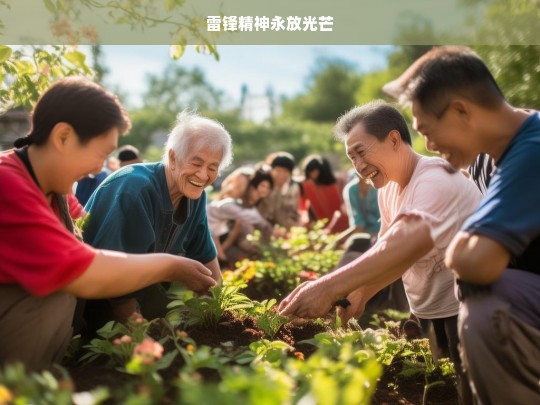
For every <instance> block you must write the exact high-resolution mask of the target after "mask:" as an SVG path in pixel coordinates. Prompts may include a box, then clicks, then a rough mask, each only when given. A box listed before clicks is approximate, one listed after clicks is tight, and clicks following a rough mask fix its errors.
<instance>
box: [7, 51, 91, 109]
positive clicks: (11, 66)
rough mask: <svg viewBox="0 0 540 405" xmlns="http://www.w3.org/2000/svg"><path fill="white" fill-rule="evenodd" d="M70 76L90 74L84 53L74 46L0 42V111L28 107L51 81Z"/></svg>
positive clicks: (29, 107)
mask: <svg viewBox="0 0 540 405" xmlns="http://www.w3.org/2000/svg"><path fill="white" fill-rule="evenodd" d="M73 75H79V76H88V77H90V76H92V70H91V69H90V68H89V67H88V65H87V62H86V55H85V54H84V53H82V52H80V51H78V50H77V49H76V48H73V47H67V46H60V45H55V46H47V47H35V46H24V47H19V48H17V49H14V48H12V47H9V46H5V45H0V114H2V113H5V112H6V111H7V110H9V109H11V108H16V107H22V108H25V109H31V107H32V105H33V104H34V103H35V102H36V101H37V99H38V97H39V95H40V94H41V93H43V92H44V91H45V90H46V89H47V88H48V87H49V86H50V84H51V83H52V82H53V81H55V80H57V79H59V78H62V77H66V76H73Z"/></svg>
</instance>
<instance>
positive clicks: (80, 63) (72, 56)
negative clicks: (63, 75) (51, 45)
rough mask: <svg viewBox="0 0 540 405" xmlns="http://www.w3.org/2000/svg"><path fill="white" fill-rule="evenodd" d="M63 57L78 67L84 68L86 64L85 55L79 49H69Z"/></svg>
mask: <svg viewBox="0 0 540 405" xmlns="http://www.w3.org/2000/svg"><path fill="white" fill-rule="evenodd" d="M64 58H66V59H67V60H68V61H70V62H71V63H72V64H73V65H75V66H77V67H79V68H83V69H84V68H85V67H87V66H86V63H85V62H86V55H85V54H84V53H82V52H79V51H70V52H66V53H65V54H64Z"/></svg>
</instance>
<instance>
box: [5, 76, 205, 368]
mask: <svg viewBox="0 0 540 405" xmlns="http://www.w3.org/2000/svg"><path fill="white" fill-rule="evenodd" d="M130 125H131V123H130V121H129V118H128V117H127V115H126V113H125V111H124V109H123V108H122V106H121V105H120V103H119V101H118V100H117V99H116V97H114V96H113V95H112V94H110V93H108V92H107V91H105V89H103V88H102V87H100V86H98V85H97V84H95V83H92V82H91V81H89V80H85V79H77V78H71V79H64V80H61V81H59V82H57V83H56V84H54V85H53V86H52V87H51V88H50V89H49V90H48V91H47V92H45V93H44V94H43V95H42V96H41V98H40V99H39V101H38V103H37V104H36V106H35V108H34V111H33V114H32V129H31V132H30V133H29V134H28V135H27V136H26V137H24V138H20V139H18V140H17V141H16V142H15V147H16V148H18V149H12V150H8V151H5V152H1V153H0V184H2V193H1V194H0V240H1V241H2V242H1V243H0V257H1V258H2V260H1V262H0V366H1V365H3V364H4V363H7V362H11V361H21V362H23V363H25V364H26V366H27V367H28V368H31V369H40V368H44V367H47V366H49V365H50V364H51V363H52V362H55V361H59V360H61V359H62V356H63V354H64V352H65V349H66V347H67V344H68V343H69V340H70V338H71V324H72V319H73V313H74V308H75V301H76V299H75V297H82V298H106V297H115V296H119V295H124V294H126V293H129V292H132V291H134V290H139V289H141V288H143V287H146V286H148V285H150V284H154V283H157V282H160V281H179V282H182V283H184V284H185V285H186V286H187V287H188V288H190V289H193V290H195V291H204V290H206V289H208V288H209V287H211V286H213V285H214V284H215V281H214V279H212V278H211V277H210V274H211V272H210V270H209V269H207V268H206V267H205V266H203V265H202V264H201V263H199V262H196V261H194V260H190V259H187V258H183V257H178V256H172V255H168V254H147V255H132V254H126V253H118V252H112V251H106V250H96V249H94V248H92V247H90V246H88V245H86V244H84V243H82V242H81V241H80V239H78V238H77V237H76V236H75V235H74V229H73V222H72V220H71V217H70V216H69V209H68V205H67V201H66V197H65V196H66V195H67V194H69V193H70V191H71V189H72V186H73V183H75V182H76V181H77V180H79V179H81V178H83V177H85V176H87V175H88V174H90V173H97V172H99V171H100V170H101V167H102V164H103V161H104V160H105V158H106V157H107V156H108V155H109V154H110V153H111V152H113V151H114V150H115V149H116V147H117V144H118V137H119V135H120V134H121V133H125V132H126V131H127V130H129V128H130ZM113 270H114V271H113Z"/></svg>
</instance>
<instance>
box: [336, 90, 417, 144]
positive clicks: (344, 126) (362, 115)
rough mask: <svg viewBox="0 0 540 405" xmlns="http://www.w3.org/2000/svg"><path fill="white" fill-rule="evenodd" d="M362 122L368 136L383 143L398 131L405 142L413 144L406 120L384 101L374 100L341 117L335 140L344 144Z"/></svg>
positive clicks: (337, 124) (337, 125)
mask: <svg viewBox="0 0 540 405" xmlns="http://www.w3.org/2000/svg"><path fill="white" fill-rule="evenodd" d="M360 122H361V123H362V124H364V128H365V129H366V132H367V133H368V134H370V135H372V136H374V137H375V138H377V139H378V140H379V141H381V142H382V141H384V140H385V139H386V137H387V136H388V134H389V133H390V131H392V130H396V131H398V132H399V134H400V136H401V139H402V140H403V141H405V142H406V143H408V144H409V145H411V144H412V141H411V134H410V133H409V128H408V127H407V122H406V121H405V118H403V115H401V113H400V112H399V110H398V109H397V108H395V107H394V106H393V105H391V104H389V103H387V102H385V101H383V100H373V101H371V102H369V103H366V104H364V105H362V106H358V107H354V108H352V109H351V110H349V111H347V112H346V113H345V114H344V115H342V116H341V117H339V118H338V120H337V123H336V126H335V127H334V136H335V138H336V139H337V140H338V141H340V142H343V143H344V142H345V141H346V140H347V137H348V136H349V133H350V132H351V131H352V129H353V128H354V127H355V126H356V124H358V123H360Z"/></svg>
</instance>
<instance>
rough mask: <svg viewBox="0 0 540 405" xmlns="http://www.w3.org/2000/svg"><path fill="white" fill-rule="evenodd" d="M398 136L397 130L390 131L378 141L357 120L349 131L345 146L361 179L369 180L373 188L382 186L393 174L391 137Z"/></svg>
mask: <svg viewBox="0 0 540 405" xmlns="http://www.w3.org/2000/svg"><path fill="white" fill-rule="evenodd" d="M396 134H397V136H398V137H399V133H398V132H397V131H391V133H390V134H389V135H388V136H387V137H386V139H385V140H383V141H379V140H378V139H377V138H376V137H375V136H373V135H370V134H368V133H367V132H366V130H365V128H364V124H363V123H362V122H359V123H358V124H356V125H355V126H354V127H353V129H352V130H351V131H350V132H349V134H348V136H347V139H346V142H345V147H346V150H347V156H348V157H349V159H350V160H351V162H352V164H353V166H354V168H355V170H356V172H357V173H358V175H359V176H360V179H361V181H365V182H369V183H371V184H372V185H373V187H375V188H381V187H384V186H385V185H386V184H387V183H388V182H389V181H390V180H392V179H393V178H394V177H395V176H394V173H393V172H394V170H395V169H394V167H395V164H394V162H393V157H394V156H393V155H394V151H393V148H392V137H395V136H396Z"/></svg>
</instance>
